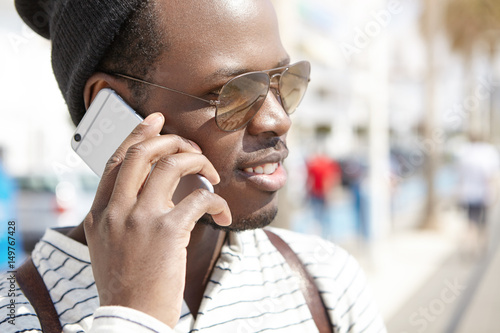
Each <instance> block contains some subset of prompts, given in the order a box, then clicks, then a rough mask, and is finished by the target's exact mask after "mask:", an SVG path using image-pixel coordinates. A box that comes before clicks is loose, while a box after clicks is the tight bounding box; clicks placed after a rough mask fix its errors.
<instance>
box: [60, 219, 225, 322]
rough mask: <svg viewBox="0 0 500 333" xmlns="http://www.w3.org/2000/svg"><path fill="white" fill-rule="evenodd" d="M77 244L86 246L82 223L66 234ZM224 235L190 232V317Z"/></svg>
mask: <svg viewBox="0 0 500 333" xmlns="http://www.w3.org/2000/svg"><path fill="white" fill-rule="evenodd" d="M68 236H69V237H70V238H72V239H74V240H76V241H77V242H80V243H82V244H84V245H87V241H86V239H85V231H84V229H83V223H82V224H80V225H78V226H77V227H75V228H74V229H73V230H71V231H70V232H69V233H68ZM225 236H226V233H225V232H224V231H221V230H215V229H214V228H212V227H210V226H208V225H205V224H201V223H200V224H197V225H196V226H195V228H194V229H193V231H192V232H191V240H190V241H189V245H188V247H187V265H186V286H185V289H184V300H185V301H186V303H187V305H188V307H189V310H190V311H191V313H192V315H193V316H195V317H196V315H197V313H198V308H199V307H200V303H201V300H202V298H203V293H204V292H205V288H206V286H207V283H208V280H209V279H210V275H211V273H212V270H213V267H214V266H215V263H216V261H217V259H218V258H219V254H220V251H221V249H222V245H223V243H224V240H225Z"/></svg>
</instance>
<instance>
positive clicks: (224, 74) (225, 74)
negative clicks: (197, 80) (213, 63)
mask: <svg viewBox="0 0 500 333" xmlns="http://www.w3.org/2000/svg"><path fill="white" fill-rule="evenodd" d="M288 64H290V57H288V56H287V57H286V58H283V59H282V60H280V61H279V62H278V63H277V64H276V66H275V67H273V68H279V67H284V66H286V65H288ZM270 69H271V68H270ZM254 71H255V69H248V68H231V67H224V68H220V69H218V70H217V71H215V72H214V73H212V74H210V75H209V76H208V77H207V78H206V80H205V81H207V82H208V81H212V80H216V79H219V78H229V77H235V76H238V75H241V74H245V73H249V72H254Z"/></svg>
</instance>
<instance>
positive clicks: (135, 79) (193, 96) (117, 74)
mask: <svg viewBox="0 0 500 333" xmlns="http://www.w3.org/2000/svg"><path fill="white" fill-rule="evenodd" d="M111 74H112V75H116V76H119V77H122V78H125V79H128V80H132V81H136V82H140V83H142V84H147V85H149V86H153V87H156V88H161V89H164V90H168V91H171V92H175V93H178V94H181V95H184V96H188V97H192V98H196V99H197V100H199V101H202V102H205V103H208V104H210V105H213V106H217V105H219V101H218V100H211V99H204V98H201V97H198V96H195V95H191V94H188V93H185V92H182V91H179V90H175V89H172V88H167V87H164V86H160V85H159V84H156V83H152V82H147V81H144V80H141V79H138V78H136V77H133V76H129V75H125V74H120V73H111Z"/></svg>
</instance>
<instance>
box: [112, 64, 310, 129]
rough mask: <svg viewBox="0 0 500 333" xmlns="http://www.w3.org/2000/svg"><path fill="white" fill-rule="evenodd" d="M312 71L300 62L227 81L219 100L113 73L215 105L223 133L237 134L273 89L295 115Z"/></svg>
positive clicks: (245, 74)
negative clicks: (234, 132) (235, 132)
mask: <svg viewBox="0 0 500 333" xmlns="http://www.w3.org/2000/svg"><path fill="white" fill-rule="evenodd" d="M310 72H311V65H310V63H309V62H308V61H300V62H297V63H294V64H292V65H288V66H283V67H279V68H273V69H270V70H266V71H257V72H249V73H244V74H241V75H238V76H236V77H234V78H232V79H231V80H229V81H228V82H226V84H224V85H223V86H222V88H221V89H220V91H219V92H218V98H217V99H215V100H210V99H204V98H200V97H197V96H194V95H190V94H187V93H185V92H182V91H179V90H175V89H172V88H167V87H163V86H160V85H158V84H155V83H151V82H147V81H144V80H141V79H139V78H136V77H133V76H129V75H125V74H121V73H110V74H112V75H116V76H119V77H122V78H125V79H129V80H133V81H137V82H140V83H144V84H147V85H151V86H154V87H157V88H161V89H165V90H168V91H171V92H175V93H178V94H182V95H185V96H189V97H192V98H196V99H197V100H200V101H203V102H206V103H208V104H210V105H213V106H215V122H216V124H217V126H218V127H219V128H220V129H221V130H223V131H226V132H233V131H237V130H239V129H241V128H243V127H244V126H245V125H247V124H248V123H249V122H250V120H252V118H253V117H254V116H255V114H256V113H257V111H259V109H260V107H261V106H262V104H263V103H264V100H265V99H266V97H267V94H268V92H269V89H273V90H275V91H276V95H277V97H278V100H279V101H280V103H281V105H282V106H283V109H284V110H285V112H286V113H287V114H291V113H293V112H294V111H295V110H296V109H297V107H298V106H299V104H300V102H301V101H302V98H303V97H304V94H305V92H306V89H307V85H308V83H309V81H310V78H309V76H310Z"/></svg>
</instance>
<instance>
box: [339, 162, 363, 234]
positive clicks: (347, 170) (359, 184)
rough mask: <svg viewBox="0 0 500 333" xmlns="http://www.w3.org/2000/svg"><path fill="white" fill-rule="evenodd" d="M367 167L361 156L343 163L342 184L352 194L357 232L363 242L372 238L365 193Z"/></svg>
mask: <svg viewBox="0 0 500 333" xmlns="http://www.w3.org/2000/svg"><path fill="white" fill-rule="evenodd" d="M366 169H367V167H366V164H365V163H363V162H362V161H361V160H360V159H359V158H349V159H347V160H345V161H344V162H343V163H342V184H343V185H344V186H345V187H347V188H348V189H349V191H350V193H351V195H352V206H353V209H354V214H355V221H356V233H357V236H358V238H359V239H360V240H361V241H363V243H365V242H367V241H368V240H369V239H370V225H369V221H368V214H367V210H366V198H365V195H364V193H363V184H364V182H365V180H366V173H367V170H366Z"/></svg>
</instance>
